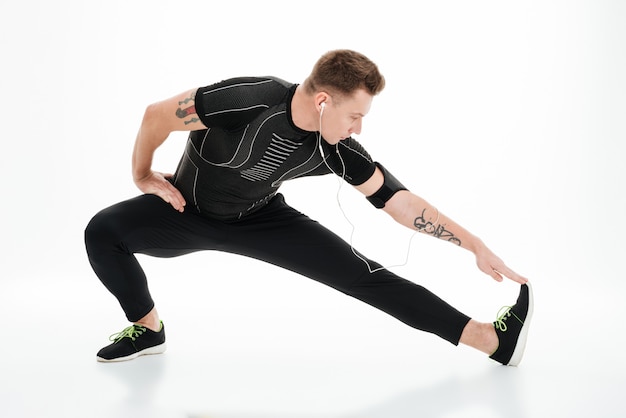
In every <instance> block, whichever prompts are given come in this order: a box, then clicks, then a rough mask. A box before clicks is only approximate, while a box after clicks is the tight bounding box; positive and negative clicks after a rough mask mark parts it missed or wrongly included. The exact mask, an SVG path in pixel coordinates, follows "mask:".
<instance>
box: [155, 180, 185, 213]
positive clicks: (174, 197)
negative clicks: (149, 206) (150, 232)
mask: <svg viewBox="0 0 626 418" xmlns="http://www.w3.org/2000/svg"><path fill="white" fill-rule="evenodd" d="M161 198H162V199H163V200H165V201H166V202H167V203H169V204H170V205H172V207H173V208H174V209H176V210H177V211H179V212H183V211H184V210H185V205H186V204H187V202H186V201H185V198H184V197H183V195H182V194H181V193H180V192H179V191H178V189H177V188H176V187H174V186H172V185H171V184H170V183H169V182H168V183H167V184H166V185H165V191H164V192H163V195H161Z"/></svg>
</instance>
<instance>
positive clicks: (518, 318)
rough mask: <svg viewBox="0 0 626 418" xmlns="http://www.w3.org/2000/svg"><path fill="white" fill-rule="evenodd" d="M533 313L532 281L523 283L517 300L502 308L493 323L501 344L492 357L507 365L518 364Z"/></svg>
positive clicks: (522, 354) (522, 353)
mask: <svg viewBox="0 0 626 418" xmlns="http://www.w3.org/2000/svg"><path fill="white" fill-rule="evenodd" d="M532 315H533V291H532V289H531V287H530V283H526V284H523V285H522V288H521V290H520V293H519V296H518V298H517V302H516V303H515V305H513V306H505V307H503V308H502V309H500V312H499V313H498V319H497V320H496V321H495V322H494V323H493V325H494V327H495V328H496V334H498V340H499V342H500V345H499V346H498V349H497V350H496V351H495V353H493V354H492V355H491V356H489V357H490V358H492V359H494V360H496V361H498V362H500V363H502V364H504V365H505V366H517V365H518V364H519V363H520V362H521V361H522V357H523V356H524V348H525V347H526V339H527V337H528V328H529V327H530V319H531V318H532Z"/></svg>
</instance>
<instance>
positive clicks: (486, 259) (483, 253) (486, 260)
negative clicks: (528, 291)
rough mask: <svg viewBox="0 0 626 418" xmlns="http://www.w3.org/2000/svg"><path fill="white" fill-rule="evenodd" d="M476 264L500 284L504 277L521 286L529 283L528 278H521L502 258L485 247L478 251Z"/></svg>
mask: <svg viewBox="0 0 626 418" xmlns="http://www.w3.org/2000/svg"><path fill="white" fill-rule="evenodd" d="M476 264H477V265H478V268H479V269H480V270H481V271H482V272H483V273H486V274H488V275H489V276H491V277H492V278H493V279H494V280H496V281H498V282H501V281H502V280H503V276H505V277H507V278H509V279H511V280H513V281H514V282H517V283H520V284H524V283H526V282H527V281H528V279H527V278H525V277H523V276H520V275H519V274H517V273H516V272H514V271H513V270H511V269H510V268H508V267H507V266H506V265H505V264H504V262H503V261H502V260H501V259H500V257H498V256H497V255H495V254H494V253H493V252H492V251H491V250H490V249H489V248H487V247H486V246H484V245H483V246H482V248H481V249H480V250H478V251H476Z"/></svg>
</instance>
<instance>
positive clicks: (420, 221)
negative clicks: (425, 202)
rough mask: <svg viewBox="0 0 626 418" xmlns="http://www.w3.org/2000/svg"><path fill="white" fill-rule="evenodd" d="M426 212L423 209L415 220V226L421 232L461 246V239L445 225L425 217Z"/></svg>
mask: <svg viewBox="0 0 626 418" xmlns="http://www.w3.org/2000/svg"><path fill="white" fill-rule="evenodd" d="M425 213H426V209H424V210H422V214H421V215H420V216H418V217H417V218H415V220H414V221H413V226H415V228H417V230H418V231H419V232H423V233H425V234H429V235H432V236H433V237H435V238H439V239H442V240H444V241H448V242H451V243H453V244H456V245H459V246H460V245H461V240H460V239H458V238H457V237H456V236H454V234H453V233H452V232H450V231H448V230H447V229H446V228H445V226H444V225H441V224H439V225H435V224H433V223H432V222H430V221H427V220H426V218H424V214H425ZM435 222H436V221H435Z"/></svg>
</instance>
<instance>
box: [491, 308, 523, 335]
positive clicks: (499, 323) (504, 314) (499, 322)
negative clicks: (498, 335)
mask: <svg viewBox="0 0 626 418" xmlns="http://www.w3.org/2000/svg"><path fill="white" fill-rule="evenodd" d="M511 308H512V306H503V307H501V308H500V310H499V311H498V318H497V319H496V320H495V322H494V323H493V325H494V326H495V327H496V328H498V329H499V330H500V331H502V332H506V330H507V329H508V327H507V326H506V320H507V318H509V317H511V316H514V317H515V319H517V320H518V321H519V322H520V323H521V324H522V325H524V321H522V320H521V319H519V317H518V316H517V315H515V313H514V312H512V311H511Z"/></svg>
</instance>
